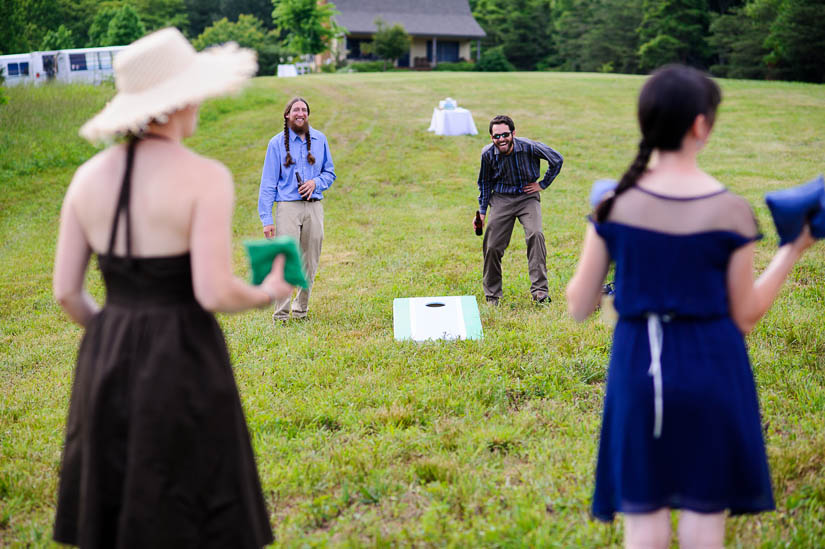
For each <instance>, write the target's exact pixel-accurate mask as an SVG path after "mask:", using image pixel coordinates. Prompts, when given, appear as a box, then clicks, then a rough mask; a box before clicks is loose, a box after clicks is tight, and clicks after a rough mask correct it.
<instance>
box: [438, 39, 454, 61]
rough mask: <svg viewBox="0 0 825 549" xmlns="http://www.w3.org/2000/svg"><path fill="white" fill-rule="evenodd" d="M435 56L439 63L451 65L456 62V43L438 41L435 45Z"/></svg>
mask: <svg viewBox="0 0 825 549" xmlns="http://www.w3.org/2000/svg"><path fill="white" fill-rule="evenodd" d="M436 54H437V56H438V61H439V62H442V61H444V62H448V63H452V62H455V61H458V42H446V41H445V42H442V41H441V40H439V41H438V44H437V45H436Z"/></svg>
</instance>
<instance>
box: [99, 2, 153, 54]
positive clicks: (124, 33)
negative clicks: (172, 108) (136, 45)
mask: <svg viewBox="0 0 825 549" xmlns="http://www.w3.org/2000/svg"><path fill="white" fill-rule="evenodd" d="M145 34H146V27H145V26H143V22H142V21H141V20H140V16H139V15H138V14H137V12H136V11H135V8H133V7H132V6H130V5H128V4H126V5H124V6H123V7H121V8H120V9H119V10H117V11H116V12H115V14H114V16H113V17H112V20H111V21H109V28H108V29H107V31H106V38H105V42H104V43H103V44H101V46H123V45H126V44H131V43H132V42H134V41H135V40H137V39H138V38H140V37H142V36H143V35H145Z"/></svg>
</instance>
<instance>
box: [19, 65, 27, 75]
mask: <svg viewBox="0 0 825 549" xmlns="http://www.w3.org/2000/svg"><path fill="white" fill-rule="evenodd" d="M28 75H29V64H28V63H20V76H28Z"/></svg>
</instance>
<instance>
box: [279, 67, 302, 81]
mask: <svg viewBox="0 0 825 549" xmlns="http://www.w3.org/2000/svg"><path fill="white" fill-rule="evenodd" d="M278 76H280V77H282V78H283V77H285V76H298V69H297V68H296V67H295V65H278Z"/></svg>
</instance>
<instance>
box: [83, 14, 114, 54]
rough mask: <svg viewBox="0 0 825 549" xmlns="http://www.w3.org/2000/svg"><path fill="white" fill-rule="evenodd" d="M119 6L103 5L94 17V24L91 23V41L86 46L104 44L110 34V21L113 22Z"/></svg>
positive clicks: (91, 46)
mask: <svg viewBox="0 0 825 549" xmlns="http://www.w3.org/2000/svg"><path fill="white" fill-rule="evenodd" d="M117 12H118V8H116V7H111V6H108V7H106V6H104V7H101V8H100V9H99V10H98V11H97V13H96V14H95V16H94V19H92V24H91V25H89V41H88V42H87V43H86V46H87V47H89V48H94V47H97V46H103V45H104V44H105V42H106V39H107V35H108V34H109V23H111V22H112V18H114V16H115V14H116V13H117Z"/></svg>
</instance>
